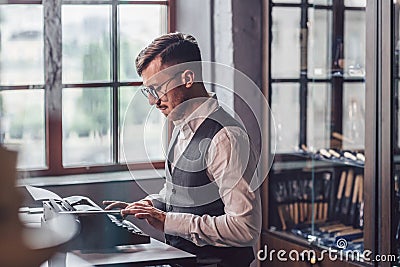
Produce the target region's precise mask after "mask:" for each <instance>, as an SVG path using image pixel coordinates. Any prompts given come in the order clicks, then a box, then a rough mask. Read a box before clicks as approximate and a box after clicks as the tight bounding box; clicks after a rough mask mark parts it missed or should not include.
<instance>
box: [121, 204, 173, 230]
mask: <svg viewBox="0 0 400 267" xmlns="http://www.w3.org/2000/svg"><path fill="white" fill-rule="evenodd" d="M149 202H150V205H149V203H148V202H147V200H146V201H144V200H142V201H138V202H134V203H132V204H130V205H128V206H126V207H125V208H124V209H123V210H121V214H122V215H123V216H126V215H135V217H136V218H139V219H146V221H147V222H148V223H149V224H150V225H151V226H153V227H154V228H156V229H158V230H160V231H164V223H165V217H166V212H164V211H161V210H159V209H157V208H155V207H153V203H152V202H151V201H149Z"/></svg>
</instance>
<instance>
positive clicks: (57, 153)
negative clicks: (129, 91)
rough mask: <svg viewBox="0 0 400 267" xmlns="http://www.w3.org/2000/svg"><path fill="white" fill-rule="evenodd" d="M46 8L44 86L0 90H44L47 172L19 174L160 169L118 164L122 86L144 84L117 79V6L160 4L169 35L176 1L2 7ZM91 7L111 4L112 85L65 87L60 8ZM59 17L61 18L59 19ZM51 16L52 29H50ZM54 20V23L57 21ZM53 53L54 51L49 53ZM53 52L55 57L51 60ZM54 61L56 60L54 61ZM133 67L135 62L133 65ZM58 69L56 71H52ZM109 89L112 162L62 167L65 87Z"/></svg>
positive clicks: (98, 0)
mask: <svg viewBox="0 0 400 267" xmlns="http://www.w3.org/2000/svg"><path fill="white" fill-rule="evenodd" d="M10 4H12V5H26V4H37V5H39V4H40V5H43V13H44V14H43V23H44V36H43V38H44V62H45V63H44V67H45V70H44V84H43V85H37V84H25V85H8V86H4V85H0V91H5V90H27V89H29V90H37V89H40V90H43V89H44V95H45V99H44V102H45V103H44V108H45V153H46V155H45V164H46V167H45V169H37V170H36V169H34V170H32V169H21V170H19V173H20V174H21V175H22V176H24V177H35V176H59V175H70V174H87V173H99V172H112V171H126V170H128V169H129V170H143V169H151V168H156V169H161V168H163V167H164V161H153V162H148V163H128V164H126V163H121V162H119V139H120V138H119V133H118V132H119V88H120V87H122V86H140V85H142V82H138V81H127V82H120V81H119V77H118V75H119V74H118V71H119V70H118V68H119V56H118V52H119V50H118V45H117V44H118V41H119V36H118V6H119V5H161V6H166V8H167V32H173V31H175V21H176V18H175V17H176V16H175V14H176V10H175V0H163V1H129V0H126V1H124V0H8V1H5V2H3V3H1V5H10ZM69 4H74V5H92V4H97V5H98V4H108V5H111V10H112V11H111V12H112V14H111V22H110V24H111V42H112V44H114V45H112V46H111V49H112V51H111V58H112V59H111V82H84V83H73V84H72V83H67V84H63V82H62V76H61V71H62V70H61V68H62V67H61V68H60V67H59V66H55V64H54V61H55V62H62V41H61V40H62V38H61V37H62V36H61V28H62V24H61V8H62V6H63V5H69ZM57 15H58V16H57ZM46 16H49V17H51V20H52V21H53V22H52V23H53V26H54V25H55V26H56V29H55V30H54V29H52V27H49V24H50V22H49V21H50V20H49V19H46ZM54 21H55V22H54ZM47 38H52V40H59V41H57V42H54V44H49V43H48V42H47V41H46V40H47ZM50 50H51V51H50ZM50 52H51V54H52V58H49V53H50ZM54 59H55V60H54ZM132 64H133V62H132ZM53 70H55V71H53ZM107 87H108V88H110V89H111V90H112V91H111V103H112V106H111V109H112V113H111V114H112V115H111V136H112V140H111V144H112V163H110V164H103V165H89V166H81V167H80V166H77V167H75V166H71V167H69V166H68V167H65V166H63V156H62V153H63V130H62V90H63V88H65V89H68V88H82V89H84V88H99V89H100V88H107Z"/></svg>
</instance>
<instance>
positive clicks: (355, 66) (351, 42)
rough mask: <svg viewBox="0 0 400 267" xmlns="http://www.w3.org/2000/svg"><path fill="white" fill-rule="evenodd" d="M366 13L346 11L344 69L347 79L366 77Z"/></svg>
mask: <svg viewBox="0 0 400 267" xmlns="http://www.w3.org/2000/svg"><path fill="white" fill-rule="evenodd" d="M365 24H366V23H365V11H346V12H345V23H344V56H345V60H344V68H345V76H347V77H363V76H364V75H365V39H366V37H365V36H366V35H365Z"/></svg>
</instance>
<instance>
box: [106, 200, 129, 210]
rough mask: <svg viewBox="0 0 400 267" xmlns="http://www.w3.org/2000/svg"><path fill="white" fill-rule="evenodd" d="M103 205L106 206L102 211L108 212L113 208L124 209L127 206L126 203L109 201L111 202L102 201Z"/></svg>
mask: <svg viewBox="0 0 400 267" xmlns="http://www.w3.org/2000/svg"><path fill="white" fill-rule="evenodd" d="M103 205H107V206H106V207H105V208H104V209H105V210H109V209H113V208H121V209H123V208H125V207H127V206H128V203H126V202H121V201H111V200H104V201H103Z"/></svg>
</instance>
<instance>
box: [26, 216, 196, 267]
mask: <svg viewBox="0 0 400 267" xmlns="http://www.w3.org/2000/svg"><path fill="white" fill-rule="evenodd" d="M41 216H42V215H41V214H40V213H36V214H29V213H21V214H20V218H21V221H22V222H23V223H24V224H25V225H27V226H30V227H40V218H41ZM99 234H101V233H99ZM162 264H179V265H182V266H185V267H186V266H188V267H191V266H196V256H195V255H192V254H190V253H187V252H185V251H182V250H180V249H177V248H175V247H172V246H169V245H167V244H165V243H163V242H160V241H158V240H156V239H154V238H151V240H150V243H149V244H139V245H128V246H118V247H117V248H116V249H115V250H114V249H113V250H98V251H93V252H92V253H84V252H82V251H78V250H76V251H69V252H66V253H62V252H59V253H57V254H56V255H55V256H54V257H53V258H51V259H50V260H48V262H45V263H44V264H42V265H41V267H83V266H85V267H90V266H103V267H105V266H112V267H116V266H118V267H120V266H121V267H122V266H149V265H162Z"/></svg>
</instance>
